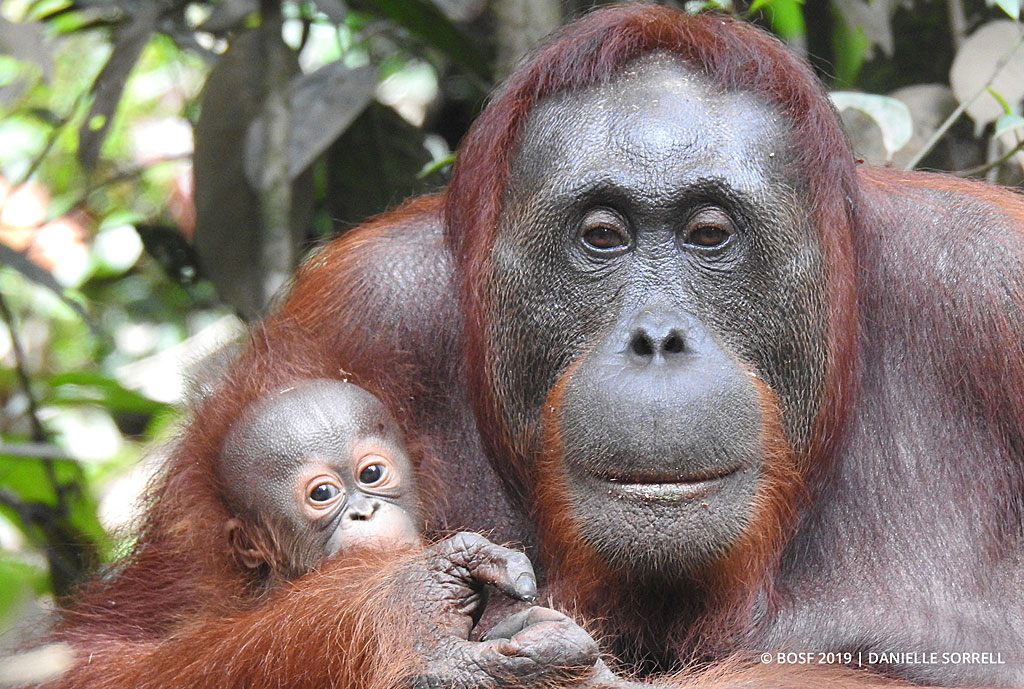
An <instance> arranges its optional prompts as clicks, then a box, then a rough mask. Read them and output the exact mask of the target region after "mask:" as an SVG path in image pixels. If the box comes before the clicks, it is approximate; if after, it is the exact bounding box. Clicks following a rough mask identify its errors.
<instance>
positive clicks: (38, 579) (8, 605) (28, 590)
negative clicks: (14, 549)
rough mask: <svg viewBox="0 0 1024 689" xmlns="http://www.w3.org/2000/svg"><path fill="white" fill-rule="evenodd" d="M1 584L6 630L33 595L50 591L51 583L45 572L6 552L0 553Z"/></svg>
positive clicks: (0, 605) (1, 619) (1, 612)
mask: <svg viewBox="0 0 1024 689" xmlns="http://www.w3.org/2000/svg"><path fill="white" fill-rule="evenodd" d="M0 582H3V586H0V625H2V626H3V627H4V628H6V627H7V626H8V625H9V624H10V623H11V622H13V621H14V620H13V619H12V617H13V616H14V615H17V613H18V611H19V609H20V608H21V606H22V605H23V604H24V603H26V602H27V601H28V600H29V598H30V597H31V596H32V595H33V594H35V595H39V594H43V593H46V592H47V591H49V583H50V582H49V579H48V578H47V576H46V571H45V570H43V569H42V568H40V567H38V566H36V565H33V564H30V563H28V562H25V561H24V560H22V559H20V558H17V557H15V556H14V555H13V554H11V553H8V552H5V551H0Z"/></svg>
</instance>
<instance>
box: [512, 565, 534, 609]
mask: <svg viewBox="0 0 1024 689" xmlns="http://www.w3.org/2000/svg"><path fill="white" fill-rule="evenodd" d="M516 591H517V592H518V593H519V597H520V598H522V599H523V600H525V601H527V602H530V603H532V602H533V601H535V600H537V580H536V579H534V578H533V575H532V574H529V573H527V572H523V573H522V574H520V575H519V578H517V579H516Z"/></svg>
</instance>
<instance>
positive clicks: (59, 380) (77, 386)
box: [43, 371, 171, 415]
mask: <svg viewBox="0 0 1024 689" xmlns="http://www.w3.org/2000/svg"><path fill="white" fill-rule="evenodd" d="M47 382H48V383H49V384H50V386H51V387H52V389H53V390H52V392H51V394H50V395H49V396H48V397H46V398H45V399H44V400H43V401H44V402H45V403H46V404H50V405H77V404H83V403H92V404H100V405H102V406H103V407H105V408H106V409H107V410H109V411H111V412H128V413H135V414H149V415H152V414H159V413H163V412H165V411H167V410H168V409H170V407H171V405H168V404H166V403H164V402H157V401H156V400H151V399H149V398H148V397H145V396H144V395H140V394H139V393H137V392H135V391H134V390H129V389H127V388H124V387H122V386H121V384H120V383H118V382H117V381H116V380H114V379H113V378H108V377H106V376H104V375H102V374H99V373H91V372H87V371H73V372H70V373H61V374H58V375H55V376H51V377H50V378H49V380H48V381H47Z"/></svg>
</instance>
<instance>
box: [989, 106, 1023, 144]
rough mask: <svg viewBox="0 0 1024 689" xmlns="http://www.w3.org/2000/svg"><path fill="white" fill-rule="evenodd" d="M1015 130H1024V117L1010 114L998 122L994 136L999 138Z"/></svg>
mask: <svg viewBox="0 0 1024 689" xmlns="http://www.w3.org/2000/svg"><path fill="white" fill-rule="evenodd" d="M1014 129H1024V117H1021V116H1020V115H1015V114H1013V113H1012V112H1008V113H1006V114H1005V115H1003V116H1002V117H1000V118H999V119H998V120H996V131H995V133H994V134H993V135H992V136H993V137H995V138H999V137H1000V136H1002V135H1003V134H1005V133H1006V132H1009V131H1013V130H1014Z"/></svg>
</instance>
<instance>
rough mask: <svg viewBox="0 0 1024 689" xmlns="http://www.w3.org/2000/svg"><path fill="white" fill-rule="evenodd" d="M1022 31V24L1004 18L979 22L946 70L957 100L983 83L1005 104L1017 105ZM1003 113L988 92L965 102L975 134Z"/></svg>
mask: <svg viewBox="0 0 1024 689" xmlns="http://www.w3.org/2000/svg"><path fill="white" fill-rule="evenodd" d="M1022 30H1024V27H1021V25H1020V24H1017V23H1016V22H1012V21H1010V20H1005V19H1004V20H1000V21H995V22H989V23H988V24H985V25H983V26H982V27H981V28H980V29H978V30H977V31H975V32H974V33H972V34H971V35H970V36H969V37H968V38H967V40H966V41H964V43H963V45H961V46H960V49H959V50H957V53H956V57H955V58H953V66H952V68H951V69H950V70H949V83H950V85H951V86H952V87H953V95H955V96H956V99H957V100H958V101H960V102H961V103H964V102H967V101H968V100H970V99H971V98H974V96H975V95H976V94H977V93H978V92H979V91H980V90H982V89H984V88H985V86H986V84H987V85H988V89H989V90H991V91H993V92H995V93H996V94H998V95H999V97H1001V98H1002V99H1003V100H1004V101H1006V102H1007V103H1009V104H1011V105H1017V104H1020V102H1021V100H1022V99H1024V43H1022V42H1021V41H1020V35H1021V31H1022ZM1015 46H1016V47H1015ZM1011 52H1012V55H1011ZM1004 63H1005V67H1003V69H1002V70H1001V71H1000V72H999V73H998V74H996V76H995V78H994V79H993V78H992V77H993V74H994V73H995V71H996V68H997V67H998V66H999V65H1000V64H1004ZM990 79H991V80H992V81H991V83H989V80H990ZM1005 112H1006V110H1005V109H1004V108H1003V105H1002V104H1001V103H1000V102H999V99H998V98H996V97H995V96H993V95H992V94H991V93H982V94H981V96H980V97H978V98H976V99H974V100H973V101H971V102H970V103H969V104H968V105H967V114H968V115H970V116H971V119H973V120H974V127H975V132H976V133H980V132H981V130H982V129H984V128H985V126H986V125H988V124H989V123H992V122H995V121H996V120H997V119H999V118H1000V117H1001V116H1002V115H1003V114H1005Z"/></svg>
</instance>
